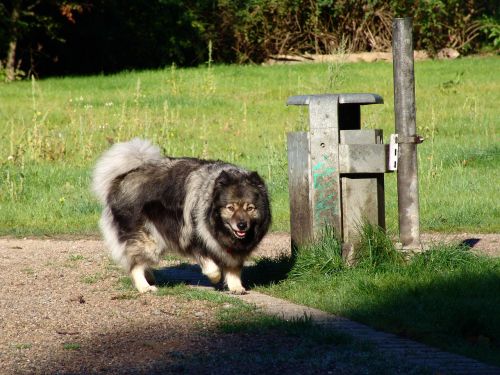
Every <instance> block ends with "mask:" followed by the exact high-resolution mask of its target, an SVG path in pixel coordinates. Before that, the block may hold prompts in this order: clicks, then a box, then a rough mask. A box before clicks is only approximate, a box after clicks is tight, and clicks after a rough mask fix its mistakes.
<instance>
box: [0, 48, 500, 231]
mask: <svg viewBox="0 0 500 375" xmlns="http://www.w3.org/2000/svg"><path fill="white" fill-rule="evenodd" d="M499 63H500V58H498V57H487V58H464V59H459V60H453V61H423V62H417V63H416V66H415V71H416V101H417V125H418V132H419V134H421V135H423V136H424V137H425V138H426V141H425V142H424V143H423V144H422V145H420V146H419V168H420V170H419V176H420V192H421V197H420V203H421V225H422V229H423V230H438V231H462V230H463V231H482V232H498V231H499V230H500V220H499V217H500V209H499V207H500V199H498V198H499V194H498V188H497V185H498V181H500V168H499V165H500V160H499V159H500V156H499V155H500V153H499V146H498V130H499V127H500V124H499V122H498V119H499V117H500V116H499V115H500V110H499V107H498V103H499V102H500V79H499V78H498V75H497V74H495V73H496V71H497V70H498V66H499ZM329 68H330V67H329V66H328V65H322V64H304V65H293V66H292V65H290V66H212V67H211V68H206V67H205V68H194V69H176V68H166V69H164V70H158V71H144V72H125V73H120V74H116V75H110V76H102V75H101V76H94V77H66V78H51V79H46V80H42V81H23V82H15V83H13V84H8V85H7V84H2V85H1V86H0V212H1V215H0V235H15V236H26V235H57V234H76V235H88V234H91V233H95V232H96V231H97V224H96V223H97V220H98V215H99V207H98V204H97V202H96V201H95V200H94V198H93V197H92V196H91V194H90V193H89V190H88V186H89V180H90V175H91V169H92V166H93V165H94V163H95V160H96V158H97V157H98V155H99V154H100V153H101V152H102V151H104V150H105V149H106V148H107V147H108V146H109V142H115V141H122V140H128V139H130V138H132V137H136V136H140V137H144V138H150V139H152V140H153V141H154V142H157V143H158V144H160V145H161V147H162V148H163V150H164V151H165V152H166V153H168V154H171V155H176V156H181V155H182V156H200V157H207V158H215V159H224V160H227V161H230V162H234V163H237V164H241V165H243V166H245V167H248V168H251V169H256V170H258V172H259V173H260V174H261V175H262V176H263V177H264V178H265V179H266V181H267V183H268V184H269V190H270V192H271V196H272V208H273V216H274V222H273V230H288V228H289V224H288V220H289V219H288V218H289V211H288V183H287V158H286V133H287V132H289V131H297V130H304V129H306V128H307V111H306V109H305V108H295V107H293V108H292V107H290V108H287V107H286V106H285V102H286V99H287V97H289V96H291V95H297V94H308V93H324V92H375V93H378V94H380V95H382V96H383V97H384V99H385V104H383V105H373V106H366V107H363V109H362V126H363V127H365V128H381V129H383V130H384V132H385V139H386V141H387V140H388V137H389V134H390V133H391V132H393V131H394V130H393V129H394V114H393V105H392V103H393V87H392V65H391V64H389V63H385V62H377V63H370V64H368V63H357V64H344V65H340V66H338V67H336V70H335V72H332V69H329ZM339 69H340V72H338V70H339ZM395 193H396V188H395V174H393V175H388V176H387V178H386V206H387V210H386V211H387V223H388V226H389V228H395V226H396V222H397V214H396V212H397V203H396V199H395Z"/></svg>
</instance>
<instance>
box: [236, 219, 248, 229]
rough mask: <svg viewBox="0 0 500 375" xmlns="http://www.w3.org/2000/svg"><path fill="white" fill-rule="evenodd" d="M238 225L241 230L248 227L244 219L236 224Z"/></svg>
mask: <svg viewBox="0 0 500 375" xmlns="http://www.w3.org/2000/svg"><path fill="white" fill-rule="evenodd" d="M236 226H237V227H238V229H239V230H245V229H247V223H245V222H244V221H240V222H239V223H238V224H236Z"/></svg>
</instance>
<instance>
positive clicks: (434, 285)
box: [250, 228, 500, 365]
mask: <svg viewBox="0 0 500 375" xmlns="http://www.w3.org/2000/svg"><path fill="white" fill-rule="evenodd" d="M363 238H364V240H363V242H362V246H361V249H360V251H359V253H358V257H357V263H356V265H355V266H353V267H347V266H346V265H345V264H344V263H343V262H342V255H341V248H340V246H339V244H338V241H336V240H335V239H334V238H332V237H327V238H325V239H324V241H322V242H320V243H319V244H318V245H316V246H310V247H307V248H302V249H299V251H298V253H297V254H296V258H295V261H294V263H293V264H292V265H291V266H290V268H289V272H288V278H286V279H284V280H282V281H280V282H278V283H269V282H268V283H267V285H265V284H263V283H261V282H258V283H257V285H260V286H258V288H257V289H260V290H261V291H263V292H265V293H270V294H272V295H275V296H278V297H281V298H285V299H289V300H292V301H295V302H297V303H301V304H306V305H309V306H313V307H316V308H319V309H321V310H324V311H328V312H331V313H333V314H337V315H341V316H344V317H348V318H351V319H353V320H356V321H360V322H363V323H366V324H368V325H370V326H372V327H375V328H377V329H381V330H384V331H388V332H393V333H396V334H398V335H401V336H404V337H408V338H411V339H415V340H417V341H422V342H424V343H426V344H429V345H432V346H436V347H440V348H442V349H444V350H447V351H452V352H456V353H459V354H463V355H466V356H469V357H473V358H477V359H479V360H481V361H485V362H489V363H493V364H496V365H500V346H499V343H500V319H499V316H500V259H498V258H488V257H485V256H478V255H475V254H473V253H471V252H470V251H469V250H468V249H467V248H465V247H461V246H458V247H452V246H448V247H447V246H439V247H435V248H433V249H430V250H429V251H427V252H424V253H422V254H418V255H415V256H414V257H412V258H411V259H410V260H405V259H404V258H403V256H402V255H401V253H399V252H397V251H396V250H395V249H394V247H393V245H392V244H391V242H390V241H389V240H388V239H387V237H385V235H384V234H383V233H380V231H377V230H375V229H373V228H368V229H365V231H364V237H363ZM266 262H268V261H266ZM258 267H259V266H258V264H257V266H256V268H258ZM265 267H267V268H269V265H268V264H265ZM250 282H251V281H250Z"/></svg>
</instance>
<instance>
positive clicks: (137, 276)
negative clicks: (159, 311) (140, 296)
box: [130, 264, 158, 293]
mask: <svg viewBox="0 0 500 375" xmlns="http://www.w3.org/2000/svg"><path fill="white" fill-rule="evenodd" d="M148 272H149V270H148V268H147V267H146V266H145V265H142V264H136V265H135V266H134V267H132V269H131V270H130V277H131V278H132V282H133V284H134V286H135V287H136V288H137V290H138V291H139V293H146V292H156V291H157V290H158V288H157V287H155V286H154V285H150V284H149V282H148V280H147V279H146V275H147V274H148Z"/></svg>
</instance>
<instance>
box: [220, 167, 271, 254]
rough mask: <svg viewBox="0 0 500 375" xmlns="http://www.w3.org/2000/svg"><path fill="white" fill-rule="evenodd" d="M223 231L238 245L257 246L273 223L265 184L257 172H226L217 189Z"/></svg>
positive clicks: (221, 174)
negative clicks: (253, 244) (252, 244)
mask: <svg viewBox="0 0 500 375" xmlns="http://www.w3.org/2000/svg"><path fill="white" fill-rule="evenodd" d="M214 198H215V199H214V203H215V210H216V216H217V218H218V220H219V226H220V229H221V230H223V231H224V232H225V233H227V234H229V235H230V236H231V237H232V240H233V241H232V242H236V243H248V244H251V243H256V242H258V241H260V240H261V239H262V237H263V236H264V234H265V233H266V232H267V229H268V227H269V224H270V220H271V213H270V209H269V200H268V195H267V189H266V186H265V184H264V181H263V180H262V178H260V176H259V175H258V174H257V173H256V172H245V171H240V170H232V169H230V170H223V171H222V172H221V173H220V174H219V176H218V178H217V180H216V182H215V187H214Z"/></svg>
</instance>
